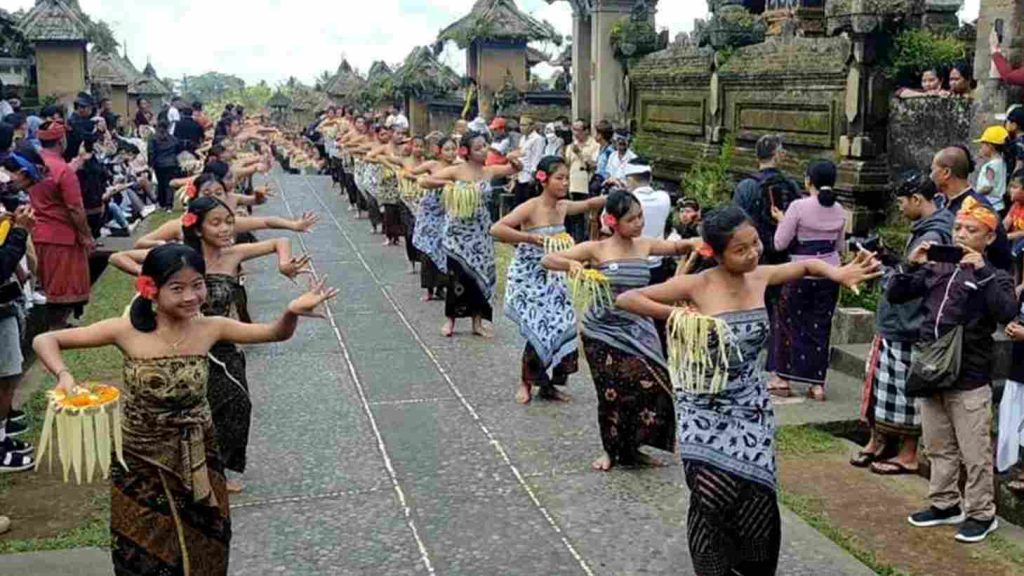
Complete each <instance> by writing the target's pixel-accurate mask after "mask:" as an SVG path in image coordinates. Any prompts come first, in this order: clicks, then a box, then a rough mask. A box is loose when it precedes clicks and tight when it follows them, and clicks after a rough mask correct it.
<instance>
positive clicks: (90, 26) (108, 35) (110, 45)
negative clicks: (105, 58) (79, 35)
mask: <svg viewBox="0 0 1024 576" xmlns="http://www.w3.org/2000/svg"><path fill="white" fill-rule="evenodd" d="M85 21H86V31H85V38H86V40H88V41H89V43H90V44H92V45H93V47H94V48H95V49H96V50H99V51H100V52H103V53H105V54H117V52H118V48H120V46H121V44H120V42H118V41H117V38H116V37H115V36H114V31H113V30H111V28H110V25H109V24H107V23H106V22H104V21H103V20H95V21H93V20H91V19H90V18H89V17H88V16H86V17H85Z"/></svg>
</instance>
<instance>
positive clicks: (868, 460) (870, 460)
mask: <svg viewBox="0 0 1024 576" xmlns="http://www.w3.org/2000/svg"><path fill="white" fill-rule="evenodd" d="M876 460H878V453H876V452H865V451H863V450H861V451H859V452H857V455H856V456H854V457H853V458H850V465H851V466H854V467H856V468H867V467H868V466H871V465H872V464H874V463H875V461H876Z"/></svg>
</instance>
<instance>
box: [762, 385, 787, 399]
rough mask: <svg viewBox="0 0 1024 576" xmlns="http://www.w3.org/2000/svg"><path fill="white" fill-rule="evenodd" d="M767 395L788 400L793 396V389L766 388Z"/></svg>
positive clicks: (784, 387)
mask: <svg viewBox="0 0 1024 576" xmlns="http://www.w3.org/2000/svg"><path fill="white" fill-rule="evenodd" d="M768 393H769V394H771V395H772V396H777V397H779V398H790V397H792V396H793V389H792V388H790V387H789V386H777V387H775V388H772V387H771V386H769V387H768Z"/></svg>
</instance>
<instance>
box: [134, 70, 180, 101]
mask: <svg viewBox="0 0 1024 576" xmlns="http://www.w3.org/2000/svg"><path fill="white" fill-rule="evenodd" d="M128 93H129V94H136V95H139V96H156V97H163V96H169V95H170V94H171V89H170V88H168V87H167V84H164V81H163V80H161V79H160V78H159V77H158V76H157V75H156V70H155V69H154V68H153V65H152V64H150V63H146V67H145V68H144V69H143V70H142V74H140V75H138V76H137V77H136V78H135V81H133V82H132V84H131V86H129V87H128Z"/></svg>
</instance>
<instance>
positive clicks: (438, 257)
mask: <svg viewBox="0 0 1024 576" xmlns="http://www.w3.org/2000/svg"><path fill="white" fill-rule="evenodd" d="M447 226H448V215H447V214H446V213H445V210H444V203H443V202H442V201H441V191H440V190H432V191H430V192H427V193H426V194H425V195H424V196H423V197H422V198H420V206H419V210H418V211H417V212H416V226H415V228H414V230H413V234H412V243H413V245H414V246H416V249H417V250H419V251H420V252H422V253H423V254H425V255H426V256H427V257H428V258H429V259H430V261H431V262H433V264H434V267H435V268H436V269H437V270H439V271H440V272H441V273H447V272H448V262H447V255H446V254H445V251H444V237H445V229H446V228H447Z"/></svg>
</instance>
